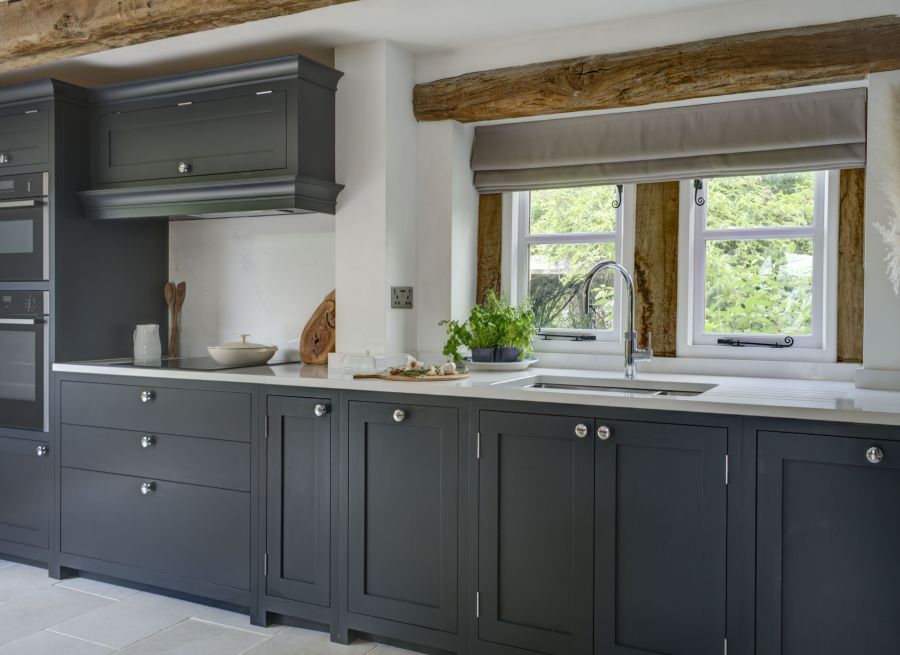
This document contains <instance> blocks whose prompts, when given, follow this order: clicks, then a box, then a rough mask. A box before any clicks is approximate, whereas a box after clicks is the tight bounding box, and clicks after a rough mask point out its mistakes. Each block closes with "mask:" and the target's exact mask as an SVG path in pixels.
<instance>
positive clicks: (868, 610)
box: [756, 430, 900, 655]
mask: <svg viewBox="0 0 900 655" xmlns="http://www.w3.org/2000/svg"><path fill="white" fill-rule="evenodd" d="M857 432H860V434H859V438H849V437H837V436H816V435H808V434H797V433H789V432H776V431H760V432H758V433H757V434H758V462H757V466H758V469H757V590H756V594H757V597H756V599H757V600H756V618H757V622H756V644H757V648H756V652H757V653H760V654H765V655H808V654H809V653H815V654H816V655H847V654H848V653H854V654H858V655H889V654H890V655H894V654H895V653H897V652H898V649H900V558H898V556H897V554H898V553H900V503H898V502H897V501H898V499H900V444H898V443H897V442H896V441H888V440H883V439H879V438H866V436H865V430H862V431H857Z"/></svg>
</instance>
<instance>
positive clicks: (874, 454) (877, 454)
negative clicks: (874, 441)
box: [866, 446, 884, 464]
mask: <svg viewBox="0 0 900 655" xmlns="http://www.w3.org/2000/svg"><path fill="white" fill-rule="evenodd" d="M883 459H884V451H883V450H882V449H881V448H879V447H878V446H872V447H871V448H869V449H868V450H867V451H866V460H868V462H869V464H881V462H882V460H883Z"/></svg>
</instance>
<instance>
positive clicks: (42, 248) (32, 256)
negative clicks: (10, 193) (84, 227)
mask: <svg viewBox="0 0 900 655" xmlns="http://www.w3.org/2000/svg"><path fill="white" fill-rule="evenodd" d="M49 218H50V216H49V207H48V206H47V203H46V202H45V201H44V200H40V199H30V200H2V199H0V280H3V281H5V282H30V281H39V280H49V279H50V252H49V248H48V243H47V240H48V223H49Z"/></svg>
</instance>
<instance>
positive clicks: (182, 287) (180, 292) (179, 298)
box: [172, 282, 187, 351]
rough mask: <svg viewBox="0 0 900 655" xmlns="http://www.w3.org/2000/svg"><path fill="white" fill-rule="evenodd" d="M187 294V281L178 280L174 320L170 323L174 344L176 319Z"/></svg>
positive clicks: (176, 330) (176, 333)
mask: <svg viewBox="0 0 900 655" xmlns="http://www.w3.org/2000/svg"><path fill="white" fill-rule="evenodd" d="M185 295H187V283H185V282H179V283H178V286H177V287H176V288H175V322H174V323H173V324H172V337H173V339H174V342H175V344H176V349H175V350H176V351H177V344H178V321H179V320H180V319H181V306H182V305H184V297H185Z"/></svg>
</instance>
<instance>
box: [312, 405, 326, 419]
mask: <svg viewBox="0 0 900 655" xmlns="http://www.w3.org/2000/svg"><path fill="white" fill-rule="evenodd" d="M313 412H314V413H315V415H316V416H325V415H326V414H327V413H328V405H323V404H322V403H319V404H318V405H316V408H315V409H314V410H313Z"/></svg>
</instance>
